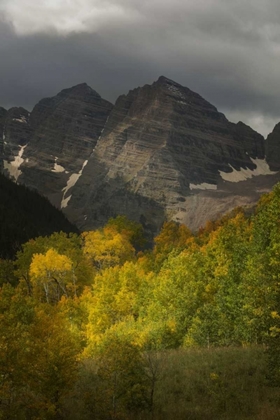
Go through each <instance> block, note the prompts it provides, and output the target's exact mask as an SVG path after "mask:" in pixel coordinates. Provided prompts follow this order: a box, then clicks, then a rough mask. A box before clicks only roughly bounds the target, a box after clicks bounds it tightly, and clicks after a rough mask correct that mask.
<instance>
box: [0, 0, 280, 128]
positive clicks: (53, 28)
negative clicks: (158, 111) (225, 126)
mask: <svg viewBox="0 0 280 420" xmlns="http://www.w3.org/2000/svg"><path fill="white" fill-rule="evenodd" d="M160 75H164V76H166V77H169V78H170V79H173V80H175V81H177V82H178V83H180V84H182V85H184V86H187V87H189V88H190V89H192V90H194V91H196V92H198V93H199V94H200V95H202V96H203V97H204V98H205V99H207V100H208V101H209V102H211V103H212V104H213V105H215V106H216V107H217V108H218V109H219V110H220V111H221V112H223V113H225V115H226V116H227V118H228V119H229V120H231V121H234V122H237V121H239V120H242V121H244V122H245V123H247V124H249V125H251V126H252V127H253V128H254V129H256V130H257V131H259V132H261V133H262V134H264V135H266V134H267V133H268V132H270V131H272V129H273V127H274V125H275V124H276V123H277V122H279V121H280V2H279V0H246V1H245V0H165V1H164V0H0V106H3V107H5V108H9V107H11V106H24V107H26V108H28V109H32V108H33V106H34V105H35V103H36V102H37V101H38V100H40V99H41V98H43V97H47V96H53V95H55V94H57V93H58V92H59V91H60V90H62V89H64V88H67V87H70V86H73V85H75V84H78V83H81V82H87V83H88V84H89V85H90V86H91V87H92V88H93V89H95V90H96V91H97V92H98V93H99V94H100V95H101V96H102V97H103V98H105V99H108V100H110V101H111V102H114V101H115V100H116V98H117V97H118V95H120V94H123V93H127V92H128V90H129V89H133V88H135V87H138V86H142V85H144V84H146V83H149V84H150V83H152V82H153V81H155V80H157V79H158V77H159V76H160Z"/></svg>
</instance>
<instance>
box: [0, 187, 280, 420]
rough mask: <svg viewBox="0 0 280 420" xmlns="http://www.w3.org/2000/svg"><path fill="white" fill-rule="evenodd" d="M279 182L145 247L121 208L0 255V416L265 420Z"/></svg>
mask: <svg viewBox="0 0 280 420" xmlns="http://www.w3.org/2000/svg"><path fill="white" fill-rule="evenodd" d="M279 257H280V185H279V184H278V185H276V186H275V188H274V190H273V191H272V192H271V193H268V194H265V195H263V196H262V198H261V199H260V201H259V203H258V205H257V206H256V207H255V208H254V209H253V210H252V209H250V210H248V209H243V208H237V209H235V210H234V211H233V212H231V213H230V214H228V215H226V216H224V217H222V218H221V219H220V220H217V221H215V222H210V221H209V222H208V223H207V224H206V226H205V227H203V228H201V229H200V230H199V232H197V233H195V234H193V233H192V232H191V231H190V230H189V229H188V228H187V227H186V226H184V225H179V224H176V223H175V222H166V223H164V225H163V227H162V229H161V231H160V233H159V234H158V236H157V237H155V239H154V246H153V248H152V249H146V242H145V235H144V232H143V229H142V226H141V225H140V224H138V223H136V222H132V221H130V220H128V219H127V218H126V217H124V216H118V217H116V218H114V219H110V220H109V221H108V223H107V224H106V226H104V227H103V228H100V229H98V230H95V231H89V232H83V233H81V234H77V233H70V234H69V233H64V232H59V233H58V232H56V233H53V234H51V235H49V236H39V237H37V238H34V239H30V240H29V241H28V242H26V243H24V244H23V245H22V246H21V248H20V249H19V250H18V252H17V253H16V256H15V258H13V259H4V258H3V259H1V260H0V287H1V288H0V419H3V420H4V419H5V420H12V419H13V420H14V419H18V420H39V419H43V420H49V419H57V420H58V419H69V420H78V419H79V420H89V419H96V420H107V419H108V420H109V419H118V420H132V419H133V420H134V419H139V420H140V419H153V420H159V419H163V420H169V419H170V420H172V419H174V418H176V419H179V420H180V419H182V420H183V419H196V420H200V419H201V420H202V419H204V420H205V419H206V420H207V419H209V420H210V419H213V418H215V419H239V420H241V419H259V420H260V419H269V420H272V419H275V420H276V419H279V418H280V411H279V405H280V404H279V402H280V397H279V390H280V388H279V387H280V258H279Z"/></svg>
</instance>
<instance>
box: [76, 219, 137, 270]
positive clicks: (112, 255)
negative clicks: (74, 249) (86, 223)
mask: <svg viewBox="0 0 280 420" xmlns="http://www.w3.org/2000/svg"><path fill="white" fill-rule="evenodd" d="M82 237H83V240H84V253H85V254H86V255H87V256H88V257H89V258H90V259H91V260H92V262H93V265H95V266H96V267H97V268H99V269H104V268H108V267H113V266H115V265H120V264H123V263H124V262H125V261H127V260H131V259H132V258H133V257H134V254H135V250H134V248H133V246H132V245H131V243H130V242H129V240H128V238H127V236H126V235H122V234H121V233H118V232H117V231H116V230H115V229H113V228H110V227H105V228H104V229H100V230H96V231H91V232H84V233H82Z"/></svg>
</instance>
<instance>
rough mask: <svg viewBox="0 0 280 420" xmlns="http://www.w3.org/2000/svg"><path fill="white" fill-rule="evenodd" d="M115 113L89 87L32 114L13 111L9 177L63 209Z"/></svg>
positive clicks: (7, 132)
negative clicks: (70, 187) (65, 194)
mask: <svg viewBox="0 0 280 420" xmlns="http://www.w3.org/2000/svg"><path fill="white" fill-rule="evenodd" d="M111 109H112V105H111V104H110V103H109V102H107V101H105V100H104V99H102V98H101V97H100V95H98V93H97V92H95V91H94V90H93V89H91V88H90V87H89V86H87V84H86V83H83V84H80V85H77V86H74V87H73V88H70V89H65V90H63V91H61V92H60V93H59V94H58V95H57V96H55V97H53V98H46V99H42V100H41V101H40V102H39V103H38V104H37V105H36V106H35V107H34V109H33V111H32V112H31V113H30V114H29V113H28V112H27V111H26V110H24V109H23V108H12V109H11V110H9V111H8V113H7V115H6V118H5V123H4V131H3V140H4V156H3V157H4V173H6V174H7V175H9V176H10V177H12V178H13V179H14V180H15V181H18V182H19V183H21V184H24V185H26V186H28V187H30V188H32V189H35V190H37V191H39V192H40V193H42V194H44V195H45V196H47V197H48V198H49V199H50V201H51V202H52V203H53V204H54V205H56V206H57V207H59V208H60V207H63V195H64V192H67V188H69V186H71V185H72V184H73V183H74V182H75V180H76V179H78V177H79V175H80V174H79V172H80V171H81V169H82V167H83V164H84V162H85V160H86V159H88V158H89V156H90V154H91V152H92V150H93V148H94V147H95V145H96V142H97V139H98V138H99V136H100V134H101V131H102V129H103V128H104V124H105V122H106V119H107V117H108V115H109V113H110V111H111ZM63 189H64V191H63Z"/></svg>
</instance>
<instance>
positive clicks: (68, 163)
mask: <svg viewBox="0 0 280 420" xmlns="http://www.w3.org/2000/svg"><path fill="white" fill-rule="evenodd" d="M1 124H2V127H4V128H3V129H2V130H3V141H4V152H3V157H4V159H3V166H4V172H5V173H6V174H9V175H10V176H11V177H13V179H14V180H17V182H19V183H23V184H25V185H27V186H29V187H32V188H35V189H36V190H38V191H39V192H41V193H42V194H44V195H46V196H47V197H48V198H49V199H50V200H51V201H52V202H53V203H54V204H55V205H56V206H58V207H60V208H62V209H63V211H64V212H65V213H66V215H67V216H68V218H69V219H70V220H71V221H73V222H74V223H76V224H77V225H78V226H79V228H81V229H85V230H86V229H91V228H95V227H97V226H100V225H102V224H103V223H105V222H106V221H107V219H108V218H109V217H112V216H116V215H117V214H125V215H127V216H128V217H129V218H131V219H133V220H137V221H141V222H142V223H143V225H144V226H145V227H146V229H147V230H149V231H151V232H156V231H157V230H158V229H159V227H160V225H161V224H162V222H163V221H164V220H165V219H173V220H176V221H178V222H180V223H185V224H187V225H188V226H189V227H190V228H192V229H198V228H199V227H200V226H201V225H203V224H204V223H205V222H206V220H208V219H215V218H217V217H218V216H220V215H221V214H223V213H225V212H227V211H229V210H231V209H232V208H233V207H236V206H237V205H251V204H253V203H255V202H256V201H257V200H258V198H259V196H260V194H261V193H263V192H265V191H269V190H270V189H271V187H272V186H273V185H274V184H275V183H276V182H277V181H278V180H279V179H280V175H279V173H278V171H279V170H280V163H279V162H280V156H279V152H280V145H279V144H280V142H279V144H278V137H279V135H280V128H279V126H276V127H275V129H274V131H273V133H272V134H271V135H269V136H268V139H267V140H266V141H265V140H264V138H263V137H262V136H261V135H260V134H258V133H257V132H255V131H254V130H252V129H251V128H250V127H248V126H246V125H245V124H243V123H241V122H239V123H238V124H233V123H231V122H229V121H228V120H227V119H226V117H225V116H224V115H223V114H221V113H220V112H218V110H217V109H216V108H215V107H214V106H213V105H211V104H210V103H209V102H207V101H206V100H205V99H203V98H202V97H201V96H200V95H199V94H197V93H195V92H192V91H191V90H190V89H188V88H186V87H183V86H181V85H179V84H178V83H176V82H174V81H172V80H170V79H167V78H166V77H163V76H161V77H160V78H159V79H158V80H157V81H156V82H155V83H153V84H152V85H145V86H144V87H141V88H137V89H134V90H132V91H130V92H129V93H128V94H127V95H122V96H120V97H119V98H118V100H117V101H116V104H115V106H113V105H111V104H110V103H108V102H107V101H105V100H103V99H102V98H101V97H100V96H99V95H98V94H97V93H96V92H95V91H93V90H92V89H91V88H90V87H89V86H87V85H86V84H81V85H78V86H74V87H73V88H70V89H66V90H63V91H62V92H60V93H59V94H58V95H57V96H55V97H54V98H48V99H43V100H42V101H40V102H39V103H38V104H37V105H36V106H35V108H34V109H33V111H32V112H31V114H30V115H29V113H27V111H25V110H23V109H22V108H13V109H12V110H9V111H5V110H3V111H1V109H0V130H1ZM278 156H279V158H278Z"/></svg>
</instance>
